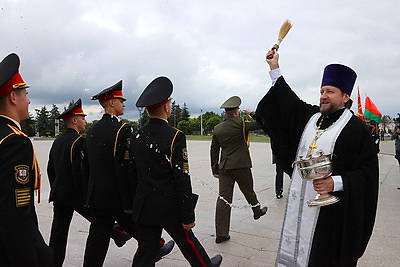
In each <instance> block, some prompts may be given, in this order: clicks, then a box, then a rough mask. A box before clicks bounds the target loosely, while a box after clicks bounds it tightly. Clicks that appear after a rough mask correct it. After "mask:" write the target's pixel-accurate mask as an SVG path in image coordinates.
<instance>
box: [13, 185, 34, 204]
mask: <svg viewBox="0 0 400 267" xmlns="http://www.w3.org/2000/svg"><path fill="white" fill-rule="evenodd" d="M29 203H31V192H30V189H29V188H22V189H15V206H16V207H17V208H18V207H24V206H28V205H29Z"/></svg>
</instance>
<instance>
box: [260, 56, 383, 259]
mask: <svg viewBox="0 0 400 267" xmlns="http://www.w3.org/2000/svg"><path fill="white" fill-rule="evenodd" d="M266 58H267V63H268V65H269V67H270V69H271V71H270V76H271V79H272V87H271V89H270V90H269V91H268V92H267V94H266V95H265V96H264V97H263V98H262V99H261V101H260V102H259V104H258V107H257V110H256V118H257V121H258V122H259V123H260V124H261V125H262V127H263V129H264V130H265V131H266V133H267V134H268V135H269V136H270V138H271V140H273V143H272V150H273V153H274V155H275V157H276V160H277V162H279V163H280V164H282V165H283V168H284V171H285V172H286V173H287V174H289V175H291V176H292V182H291V185H290V188H289V192H288V202H287V207H286V214H285V217H284V218H285V219H284V222H283V227H282V232H281V240H280V244H279V249H278V255H277V259H276V265H277V266H356V265H357V261H358V259H359V258H360V257H361V256H362V255H363V253H364V251H365V249H366V247H367V244H368V241H369V239H370V237H371V234H372V230H373V226H374V222H375V216H376V207H377V201H378V183H379V170H378V158H377V155H376V153H375V149H374V145H373V143H372V141H371V137H370V135H369V132H368V130H367V128H366V126H365V124H364V123H363V122H362V121H361V120H360V119H359V118H357V117H356V116H354V115H353V114H352V112H351V111H350V110H349V108H350V106H351V102H352V101H351V99H350V95H351V92H352V90H353V87H354V83H355V80H356V77H357V75H356V73H355V72H354V71H353V70H352V69H351V68H349V67H347V66H344V65H341V64H330V65H328V66H327V67H326V68H325V70H324V73H323V78H322V84H321V88H320V103H319V106H317V105H311V104H308V103H305V102H304V101H302V100H301V99H300V98H299V97H298V96H297V95H296V93H295V92H294V91H292V90H291V88H290V87H289V85H288V84H287V83H286V82H285V79H284V78H283V76H282V75H281V70H280V68H279V60H278V59H279V54H278V52H277V50H274V49H272V50H271V51H269V52H268V53H267V56H266ZM277 114H278V115H277ZM282 122H285V123H282ZM321 153H322V154H325V155H331V161H332V165H333V170H332V173H331V174H330V175H329V176H328V177H326V178H323V179H318V180H313V181H308V180H304V179H302V178H301V176H300V174H299V171H298V169H297V167H294V166H293V163H294V162H295V161H297V160H300V158H309V157H317V156H318V155H321ZM317 193H318V194H327V193H329V194H331V195H334V196H336V197H337V198H338V199H339V201H338V202H336V203H334V204H330V205H325V206H317V207H315V206H309V205H308V201H309V200H310V199H312V198H313V197H315V195H316V194H317Z"/></svg>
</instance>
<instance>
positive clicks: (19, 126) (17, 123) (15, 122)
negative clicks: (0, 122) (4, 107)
mask: <svg viewBox="0 0 400 267" xmlns="http://www.w3.org/2000/svg"><path fill="white" fill-rule="evenodd" d="M0 116H1V117H4V118H6V119H8V120H10V121H12V122H13V123H14V124H15V126H17V128H18V129H19V130H22V129H21V124H19V122H17V121H16V120H14V119H11V118H10V117H7V116H5V115H0Z"/></svg>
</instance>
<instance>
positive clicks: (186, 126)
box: [177, 120, 192, 134]
mask: <svg viewBox="0 0 400 267" xmlns="http://www.w3.org/2000/svg"><path fill="white" fill-rule="evenodd" d="M177 128H178V129H179V130H181V131H182V132H184V133H185V134H192V130H191V129H190V122H189V121H188V120H182V121H180V122H179V123H178V126H177Z"/></svg>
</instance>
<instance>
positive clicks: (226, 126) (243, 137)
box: [210, 117, 261, 174]
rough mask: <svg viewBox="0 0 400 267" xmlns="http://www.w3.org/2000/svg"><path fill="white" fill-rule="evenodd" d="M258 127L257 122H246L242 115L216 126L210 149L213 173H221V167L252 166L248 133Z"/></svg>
mask: <svg viewBox="0 0 400 267" xmlns="http://www.w3.org/2000/svg"><path fill="white" fill-rule="evenodd" d="M258 129H261V127H260V125H259V124H258V123H257V122H255V121H253V122H245V121H244V120H243V119H242V118H240V117H228V118H226V119H225V120H224V121H223V122H221V123H219V124H218V125H217V126H215V127H214V134H213V137H212V141H211V149H210V157H211V169H212V172H213V174H219V170H220V169H225V170H230V169H241V168H251V159H250V152H249V149H248V146H247V140H248V133H249V132H250V131H254V130H258ZM220 151H221V159H220V155H219V153H220ZM218 161H219V162H218Z"/></svg>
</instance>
